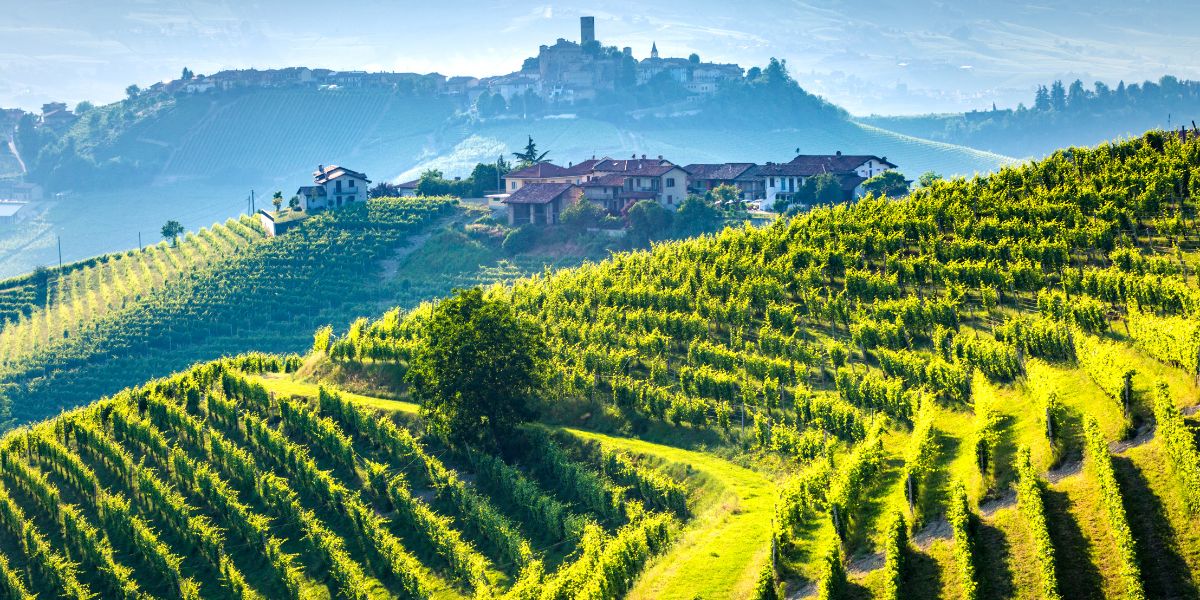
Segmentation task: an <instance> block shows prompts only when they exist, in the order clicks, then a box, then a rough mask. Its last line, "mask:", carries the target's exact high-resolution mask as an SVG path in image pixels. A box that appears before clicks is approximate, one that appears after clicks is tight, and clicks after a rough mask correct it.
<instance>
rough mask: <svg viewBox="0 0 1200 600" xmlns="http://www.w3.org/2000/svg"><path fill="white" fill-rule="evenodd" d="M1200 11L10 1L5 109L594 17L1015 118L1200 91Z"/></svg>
mask: <svg viewBox="0 0 1200 600" xmlns="http://www.w3.org/2000/svg"><path fill="white" fill-rule="evenodd" d="M1196 8H1197V7H1196V6H1195V3H1194V1H1191V0H1167V1H1152V0H1119V1H1117V0H1094V1H1092V2H1079V1H1078V0H1074V1H1070V2H1064V1H1058V0H1045V1H1042V2H1003V1H1000V0H993V1H979V0H969V1H964V2H951V1H944V2H943V1H933V0H911V1H908V2H901V1H892V0H874V1H873V2H861V1H859V2H843V1H838V0H825V1H819V0H818V1H807V2H802V1H791V2H789V1H768V0H739V1H738V2H729V1H727V0H726V1H707V0H702V1H697V0H659V1H657V2H647V1H645V0H640V1H631V0H605V1H604V2H548V3H537V2H534V3H513V2H500V1H496V0H461V1H458V0H443V1H441V2H411V1H400V2H350V1H347V2H319V3H318V2H308V1H288V0H236V1H231V0H206V1H193V0H162V1H153V0H0V9H2V10H0V14H3V15H5V18H4V20H3V21H2V22H0V107H12V106H18V107H22V108H26V109H32V108H35V107H39V106H40V105H41V103H42V102H44V101H48V100H52V99H54V100H64V101H67V102H69V103H72V104H73V103H75V102H78V101H80V100H85V99H86V100H91V101H93V102H109V101H112V100H116V99H118V98H120V97H121V96H122V95H123V90H124V88H125V86H127V85H129V84H130V83H138V84H140V85H143V86H144V85H147V84H150V83H154V82H156V81H160V80H165V79H171V78H174V77H177V76H178V74H179V72H180V70H181V68H182V67H184V66H185V65H186V66H187V67H189V68H191V69H192V70H193V71H195V72H197V73H210V72H213V71H216V70H220V69H228V68H247V67H256V68H271V67H284V66H299V65H304V66H309V67H327V68H333V69H347V70H349V69H360V70H394V71H417V72H429V71H437V72H440V73H443V74H447V75H459V74H471V75H480V76H482V75H494V74H499V73H506V72H509V71H513V70H516V69H518V68H519V67H520V64H521V60H522V59H523V58H524V57H526V56H531V55H534V54H536V53H537V47H538V45H539V44H543V43H553V42H554V40H555V39H556V38H558V37H564V38H568V39H572V40H577V39H578V36H579V24H578V19H579V16H581V15H585V14H586V15H594V16H595V17H596V29H597V37H598V38H599V39H600V40H601V42H603V43H605V44H606V45H615V46H632V47H633V49H634V53H635V55H636V56H638V57H642V56H645V55H646V54H647V53H648V52H649V48H650V44H651V42H654V41H656V42H657V43H658V47H659V49H660V50H661V51H662V52H663V54H664V55H674V56H686V55H687V54H689V53H691V52H697V53H699V54H700V55H701V56H702V57H703V58H704V59H705V60H715V61H720V62H737V63H740V64H742V66H747V67H748V66H751V65H755V64H762V63H764V62H766V60H767V59H768V58H770V57H771V56H778V57H780V58H786V59H787V60H788V64H789V66H790V67H791V69H792V72H793V74H795V75H796V78H797V79H799V80H800V82H801V84H802V85H804V86H805V87H806V88H808V89H810V90H813V91H815V92H817V93H820V94H822V95H824V96H826V97H828V98H829V99H831V100H833V101H834V102H837V103H838V104H841V105H843V106H845V107H847V108H848V109H849V110H850V111H851V112H854V113H856V114H867V113H881V114H883V113H918V112H938V111H955V110H966V109H971V108H982V107H986V106H990V105H991V103H992V102H997V103H998V104H1000V105H1002V106H1003V105H1013V104H1015V103H1016V102H1017V101H1026V102H1028V101H1029V99H1030V98H1031V97H1032V90H1033V87H1034V86H1035V85H1036V84H1037V83H1038V82H1044V81H1047V80H1050V79H1053V78H1064V79H1075V78H1077V77H1078V78H1082V79H1083V80H1084V81H1085V82H1088V83H1089V84H1090V83H1091V82H1092V81H1095V80H1097V79H1103V80H1105V81H1112V82H1115V81H1116V80H1117V79H1125V80H1127V81H1133V80H1138V81H1140V80H1143V79H1158V78H1159V77H1160V76H1161V75H1163V74H1165V73H1171V74H1176V75H1179V76H1181V77H1184V78H1193V79H1200V28H1198V27H1196V26H1195V24H1196V22H1197V16H1196V12H1197V11H1196Z"/></svg>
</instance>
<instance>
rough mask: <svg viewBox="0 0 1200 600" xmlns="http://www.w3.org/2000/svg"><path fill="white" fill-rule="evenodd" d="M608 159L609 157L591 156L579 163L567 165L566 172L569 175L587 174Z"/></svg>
mask: <svg viewBox="0 0 1200 600" xmlns="http://www.w3.org/2000/svg"><path fill="white" fill-rule="evenodd" d="M606 160H608V159H607V158H589V159H587V160H585V161H582V162H580V163H578V164H574V165H571V166H569V167H567V168H566V169H565V170H566V174H567V175H587V174H588V173H591V172H592V170H594V169H595V168H596V165H598V164H600V163H602V162H604V161H606Z"/></svg>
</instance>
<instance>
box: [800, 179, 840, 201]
mask: <svg viewBox="0 0 1200 600" xmlns="http://www.w3.org/2000/svg"><path fill="white" fill-rule="evenodd" d="M809 181H811V182H812V190H813V196H812V197H813V203H814V204H834V203H836V202H841V201H842V184H841V183H840V182H838V179H837V177H835V176H833V175H832V174H830V173H821V174H820V175H816V176H814V177H810V178H809V179H808V181H805V183H806V184H807V183H808V182H809Z"/></svg>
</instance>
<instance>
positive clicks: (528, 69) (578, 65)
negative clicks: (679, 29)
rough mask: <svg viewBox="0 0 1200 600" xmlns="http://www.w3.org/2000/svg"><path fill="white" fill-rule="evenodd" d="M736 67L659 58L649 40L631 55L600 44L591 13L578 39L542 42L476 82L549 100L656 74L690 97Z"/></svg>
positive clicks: (709, 89)
mask: <svg viewBox="0 0 1200 600" xmlns="http://www.w3.org/2000/svg"><path fill="white" fill-rule="evenodd" d="M742 75H743V71H742V68H741V67H740V66H738V65H735V64H718V63H709V62H701V61H700V58H699V56H697V55H694V54H693V55H692V56H691V57H689V58H662V57H661V56H659V53H658V45H657V44H652V45H651V48H650V56H649V57H648V58H644V59H642V60H640V61H639V60H637V59H635V58H634V57H633V49H632V48H630V47H628V46H626V47H625V48H623V49H621V50H618V49H617V48H616V47H615V46H607V47H606V46H603V45H601V44H600V42H599V41H598V40H597V39H596V21H595V17H580V39H579V42H578V43H576V42H572V41H570V40H566V39H563V38H559V39H558V41H557V42H555V43H554V45H552V46H547V45H543V46H541V47H540V48H539V50H538V55H537V56H536V57H534V58H529V59H527V60H526V61H525V63H524V65H523V66H522V68H521V70H520V71H517V72H515V73H510V74H508V75H502V76H499V77H490V78H485V79H482V80H480V82H479V87H480V88H481V91H482V90H488V91H490V92H491V93H494V94H500V95H502V96H504V99H505V100H506V101H509V100H511V99H512V97H513V96H516V95H519V94H524V93H533V94H535V95H537V96H539V97H541V98H542V99H544V100H547V101H550V102H565V103H572V102H575V101H577V100H591V99H594V98H595V97H596V95H597V94H598V93H600V92H606V91H607V92H612V91H618V90H621V89H629V88H632V87H634V86H637V85H646V84H648V83H651V82H653V81H654V80H655V79H656V78H660V77H661V78H669V79H670V80H672V81H675V82H677V83H679V84H680V85H682V86H683V87H684V88H685V89H686V90H687V91H688V92H689V93H691V94H692V95H694V96H702V95H708V94H713V93H715V92H716V91H717V89H718V86H719V85H720V84H721V82H723V81H731V80H736V79H741V77H742Z"/></svg>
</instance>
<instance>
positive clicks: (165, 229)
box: [162, 219, 183, 246]
mask: <svg viewBox="0 0 1200 600" xmlns="http://www.w3.org/2000/svg"><path fill="white" fill-rule="evenodd" d="M181 235H183V224H182V223H180V222H179V221H176V220H174V219H172V220H170V221H167V222H166V223H164V224H163V226H162V236H163V239H164V240H171V245H172V246H178V245H179V236H181Z"/></svg>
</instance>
